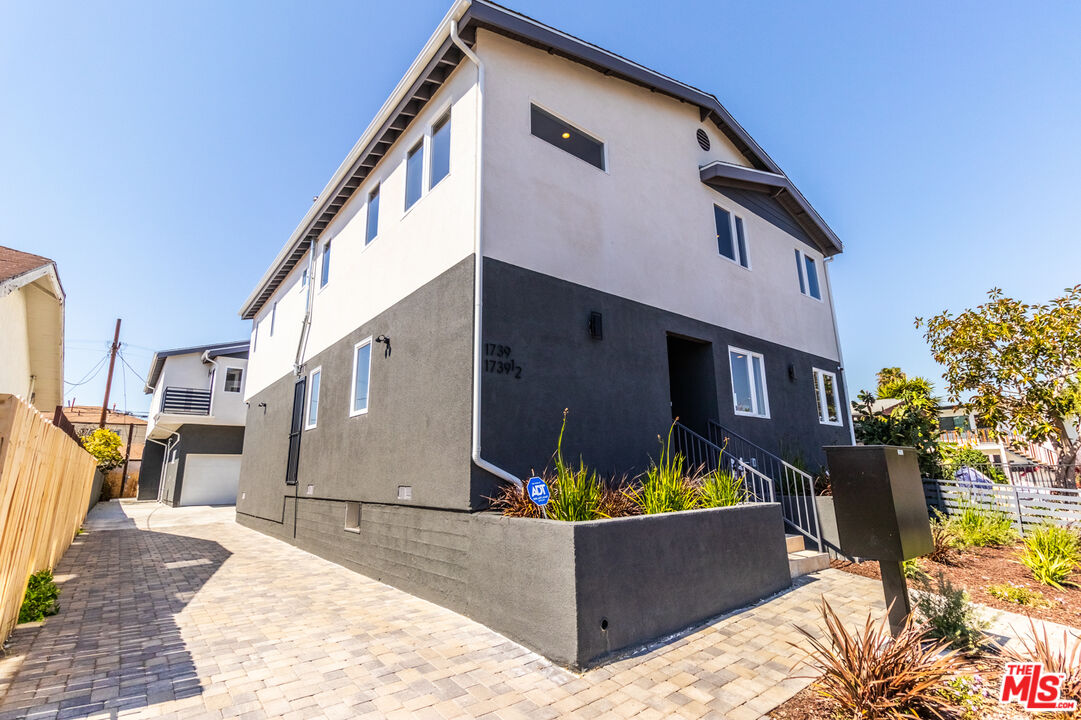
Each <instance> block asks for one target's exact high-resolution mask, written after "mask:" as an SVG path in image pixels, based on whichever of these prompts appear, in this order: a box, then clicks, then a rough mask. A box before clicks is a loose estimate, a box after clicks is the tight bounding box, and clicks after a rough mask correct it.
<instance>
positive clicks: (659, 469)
mask: <svg viewBox="0 0 1081 720" xmlns="http://www.w3.org/2000/svg"><path fill="white" fill-rule="evenodd" d="M675 426H676V424H675V423H672V427H670V428H669V429H668V442H667V443H665V442H664V441H662V442H661V457H660V460H658V461H657V462H655V463H651V464H650V466H649V469H648V470H646V475H645V477H644V478H643V479H642V484H641V486H640V487H639V488H638V489H637V490H635V491H633V493H632V498H633V499H634V501H635V503H636V504H637V505H638V507H640V508H642V512H643V513H645V514H646V515H655V514H657V513H666V512H679V511H680V510H692V509H694V508H695V507H696V506H697V504H698V492H697V489H696V488H695V486H694V483H693V482H691V479H690V478H688V477H687V474H686V473H685V472H684V470H683V464H684V459H683V455H682V454H680V453H673V452H672V430H673V429H674V428H675ZM658 439H659V438H658Z"/></svg>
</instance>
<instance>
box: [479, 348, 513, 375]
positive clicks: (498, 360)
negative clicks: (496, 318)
mask: <svg viewBox="0 0 1081 720" xmlns="http://www.w3.org/2000/svg"><path fill="white" fill-rule="evenodd" d="M484 372H490V373H495V374H496V375H510V376H511V377H512V378H514V379H515V380H518V379H520V378H521V377H522V366H521V365H519V364H518V363H516V362H515V361H514V358H513V357H512V356H511V348H510V345H501V344H500V343H484Z"/></svg>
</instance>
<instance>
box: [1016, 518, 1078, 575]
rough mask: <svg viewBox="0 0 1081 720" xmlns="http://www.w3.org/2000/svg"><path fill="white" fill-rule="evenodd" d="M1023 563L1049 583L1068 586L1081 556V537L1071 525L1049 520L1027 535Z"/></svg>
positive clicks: (1022, 553)
mask: <svg viewBox="0 0 1081 720" xmlns="http://www.w3.org/2000/svg"><path fill="white" fill-rule="evenodd" d="M1024 542H1025V547H1024V549H1022V551H1021V555H1020V558H1019V559H1020V560H1021V564H1022V565H1024V566H1025V567H1027V568H1028V569H1029V570H1030V571H1031V572H1032V577H1034V578H1036V579H1037V580H1039V581H1040V582H1042V583H1044V584H1045V585H1050V586H1051V587H1054V588H1058V589H1059V590H1064V589H1065V587H1064V586H1066V585H1076V584H1077V583H1074V582H1071V581H1070V580H1069V577H1070V575H1071V574H1072V573H1073V572H1074V570H1076V569H1077V566H1078V560H1079V559H1081V538H1079V537H1078V535H1077V533H1076V532H1075V531H1074V530H1073V529H1071V528H1064V527H1059V526H1057V525H1051V524H1045V525H1041V526H1040V527H1038V528H1036V529H1035V530H1032V531H1031V532H1029V533H1028V535H1026V536H1025V540H1024Z"/></svg>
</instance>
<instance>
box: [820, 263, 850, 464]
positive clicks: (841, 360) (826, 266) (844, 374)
mask: <svg viewBox="0 0 1081 720" xmlns="http://www.w3.org/2000/svg"><path fill="white" fill-rule="evenodd" d="M832 264H833V257H828V258H826V259H825V260H823V261H822V272H823V273H824V274H825V276H826V292H828V293H829V298H830V317H831V318H832V319H833V339H834V340H835V341H836V342H837V363H838V364H839V365H840V366H841V386H842V387H844V390H845V415H846V416H847V417H848V437H849V438H850V439H851V440H852V444H853V445H855V444H856V428H855V427H853V426H852V396H851V395H849V394H848V370H847V368H845V356H844V353H842V352H841V333H840V331H838V329H837V309H836V307H835V306H834V304H833V283H832V282H831V281H830V265H832Z"/></svg>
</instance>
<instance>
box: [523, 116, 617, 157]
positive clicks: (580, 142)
mask: <svg viewBox="0 0 1081 720" xmlns="http://www.w3.org/2000/svg"><path fill="white" fill-rule="evenodd" d="M530 132H531V133H533V135H535V136H537V137H539V138H540V139H541V140H544V141H545V142H548V143H551V144H552V145H555V146H556V147H557V148H560V149H562V150H566V151H567V152H569V153H570V154H571V155H574V156H575V157H577V158H581V159H582V160H585V161H586V162H587V163H589V164H590V165H593V166H594V167H597V168H600V169H601V170H604V143H602V142H601V141H600V140H597V139H596V138H593V137H590V136H589V135H587V134H585V133H584V132H582V131H581V130H579V129H578V128H576V127H574V126H573V125H571V124H570V123H567V122H564V121H563V120H560V119H559V118H557V117H556V116H555V115H552V114H551V113H548V112H545V111H544V110H541V109H540V108H539V107H537V106H536V105H531V106H530Z"/></svg>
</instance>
